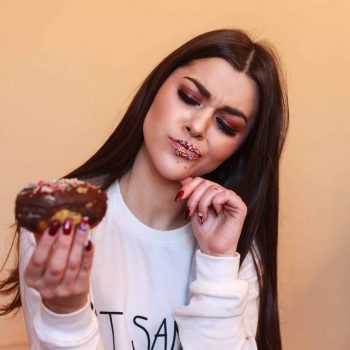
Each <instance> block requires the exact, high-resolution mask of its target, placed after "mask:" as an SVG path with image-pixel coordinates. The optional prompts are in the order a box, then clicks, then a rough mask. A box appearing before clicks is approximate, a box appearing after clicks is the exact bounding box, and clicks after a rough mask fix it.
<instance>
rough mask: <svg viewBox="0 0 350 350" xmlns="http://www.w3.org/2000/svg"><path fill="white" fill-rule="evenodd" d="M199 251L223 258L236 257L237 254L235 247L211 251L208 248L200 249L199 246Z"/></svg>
mask: <svg viewBox="0 0 350 350" xmlns="http://www.w3.org/2000/svg"><path fill="white" fill-rule="evenodd" d="M200 251H201V253H202V254H205V255H210V256H214V257H217V258H225V257H237V256H238V255H239V254H238V253H237V251H236V249H230V250H226V251H222V252H220V251H213V250H210V249H202V248H200Z"/></svg>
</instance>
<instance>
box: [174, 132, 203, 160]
mask: <svg viewBox="0 0 350 350" xmlns="http://www.w3.org/2000/svg"><path fill="white" fill-rule="evenodd" d="M169 140H170V143H171V145H172V146H173V147H174V148H175V154H176V155H177V156H179V157H183V158H185V159H188V160H196V159H198V158H200V157H201V154H200V152H199V149H198V148H197V147H196V146H194V145H193V144H192V143H190V142H188V141H186V140H181V139H175V138H173V137H169Z"/></svg>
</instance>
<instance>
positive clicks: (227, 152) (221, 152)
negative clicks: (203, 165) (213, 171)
mask: <svg viewBox="0 0 350 350" xmlns="http://www.w3.org/2000/svg"><path fill="white" fill-rule="evenodd" d="M237 146H238V145H237V142H235V141H233V140H232V141H231V142H217V143H215V144H214V145H213V146H211V147H210V155H211V157H210V158H211V159H212V160H213V162H215V163H217V164H218V165H220V164H221V163H223V162H224V161H225V160H226V159H228V158H229V157H230V156H231V155H232V154H233V153H234V152H235V150H236V149H237Z"/></svg>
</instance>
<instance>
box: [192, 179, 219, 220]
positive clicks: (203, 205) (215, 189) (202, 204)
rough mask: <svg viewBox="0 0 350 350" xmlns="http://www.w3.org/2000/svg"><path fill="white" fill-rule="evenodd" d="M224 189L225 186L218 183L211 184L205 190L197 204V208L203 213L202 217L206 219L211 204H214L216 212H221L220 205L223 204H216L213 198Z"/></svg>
mask: <svg viewBox="0 0 350 350" xmlns="http://www.w3.org/2000/svg"><path fill="white" fill-rule="evenodd" d="M223 191H225V189H224V188H222V187H219V186H216V185H211V186H209V187H207V188H206V190H205V192H204V193H203V194H202V196H201V197H200V198H199V201H198V204H197V210H198V212H199V213H200V214H202V218H203V220H204V221H205V220H206V219H207V217H208V209H209V207H210V206H213V207H214V209H215V212H216V214H219V212H218V207H221V206H220V205H219V204H217V205H216V206H214V203H213V198H214V197H215V196H217V195H218V194H219V193H221V192H223Z"/></svg>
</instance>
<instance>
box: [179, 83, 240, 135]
mask: <svg viewBox="0 0 350 350" xmlns="http://www.w3.org/2000/svg"><path fill="white" fill-rule="evenodd" d="M177 93H178V95H179V97H180V99H181V100H182V101H183V102H185V103H186V104H188V105H190V106H200V103H199V102H198V101H196V100H195V99H194V98H192V97H191V96H189V95H188V94H187V93H186V92H185V91H184V90H183V89H178V90H177ZM215 123H216V127H217V128H218V129H219V130H221V131H222V132H223V133H224V134H226V135H228V136H235V135H236V133H237V131H236V130H234V129H232V128H231V127H230V126H229V125H227V124H226V123H225V122H224V121H223V120H222V119H221V118H219V117H216V118H215Z"/></svg>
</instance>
